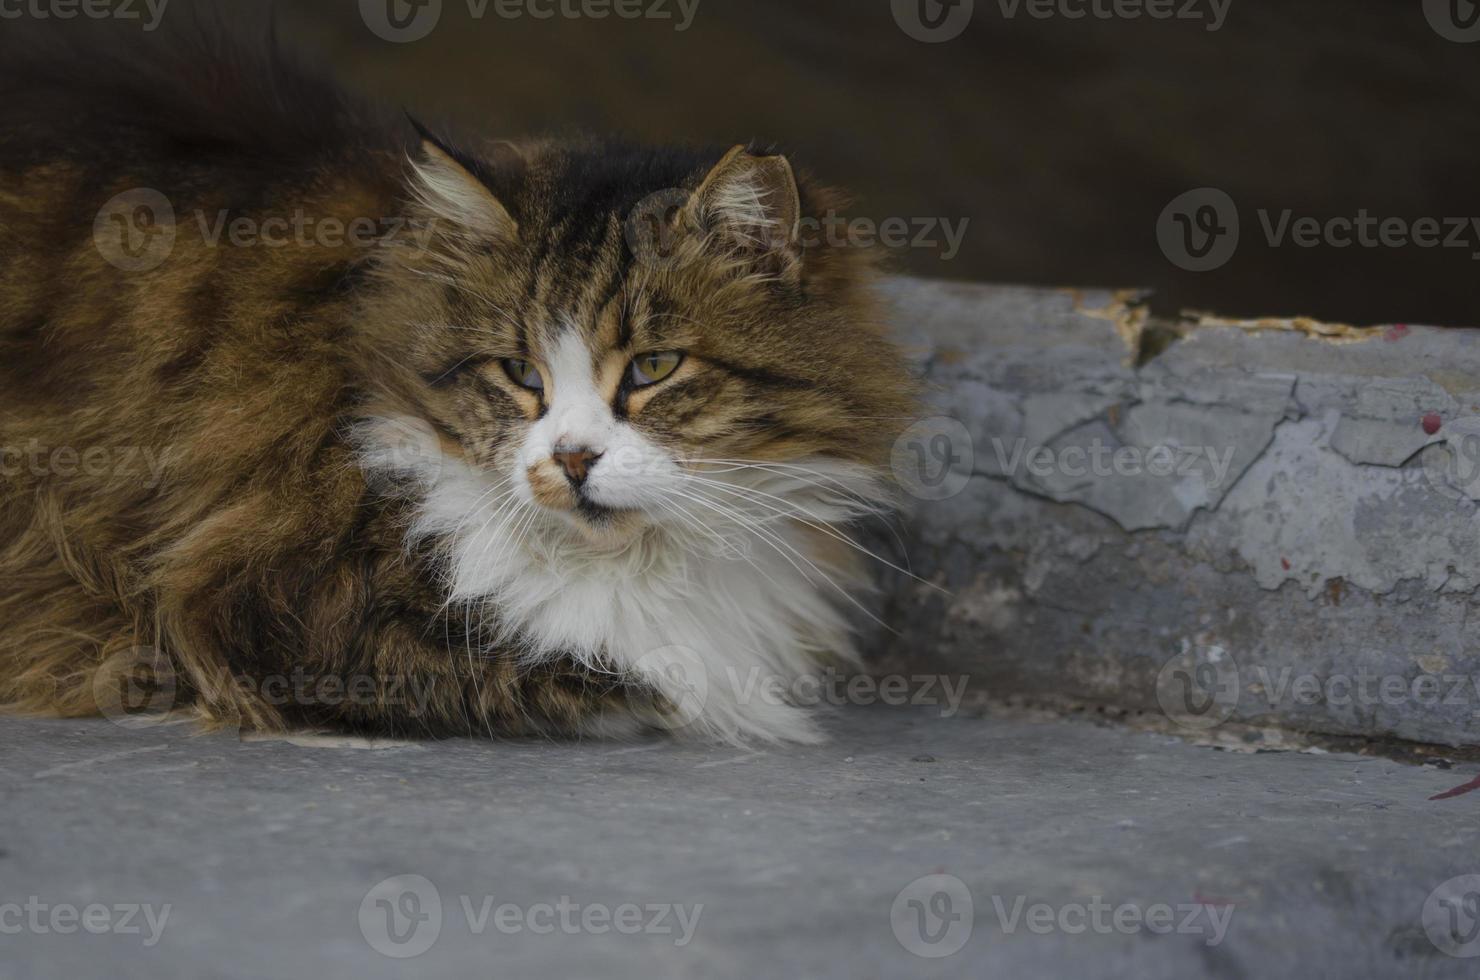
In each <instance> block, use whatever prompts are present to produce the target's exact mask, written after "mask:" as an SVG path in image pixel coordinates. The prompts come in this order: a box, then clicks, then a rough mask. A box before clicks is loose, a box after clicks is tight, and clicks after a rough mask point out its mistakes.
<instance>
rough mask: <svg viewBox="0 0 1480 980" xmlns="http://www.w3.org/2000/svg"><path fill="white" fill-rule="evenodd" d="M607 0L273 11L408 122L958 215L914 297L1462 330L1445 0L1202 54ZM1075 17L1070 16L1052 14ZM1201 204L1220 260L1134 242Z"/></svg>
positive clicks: (1313, 3)
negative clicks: (1168, 214) (627, 146)
mask: <svg viewBox="0 0 1480 980" xmlns="http://www.w3.org/2000/svg"><path fill="white" fill-rule="evenodd" d="M180 2H185V0H180ZM421 2H427V0H421ZM430 2H431V3H433V4H436V3H437V2H438V0H430ZM473 2H474V3H478V0H473ZM583 2H585V3H590V2H591V0H532V4H533V7H537V8H539V9H541V10H543V9H547V8H550V7H554V9H556V10H558V6H555V5H557V4H559V3H565V4H566V5H568V6H570V7H572V8H573V9H576V10H579V9H581V4H582V3H583ZM610 2H611V0H596V4H595V5H594V6H591V7H587V8H586V9H587V10H592V9H597V8H604V7H605V6H607V5H608V4H609V3H610ZM617 2H620V3H628V4H632V5H633V6H634V7H636V8H640V9H642V10H644V11H652V12H654V13H658V12H664V11H666V12H667V13H669V14H670V17H669V18H667V19H660V18H656V17H653V18H649V17H643V18H638V19H623V18H620V17H617V16H615V15H613V16H608V17H606V18H605V19H594V18H591V17H574V18H572V17H567V16H555V17H552V18H549V19H538V18H536V17H535V16H533V15H532V10H533V8H532V7H530V6H525V5H523V4H520V3H517V2H514V3H511V2H510V0H489V2H488V5H487V9H486V11H485V12H484V15H483V16H482V17H474V16H471V15H470V7H469V0H440V7H441V10H440V14H439V16H437V17H436V18H435V26H434V27H432V28H431V29H430V31H429V33H426V35H425V36H424V37H422V38H420V39H419V40H413V41H406V42H396V41H390V40H386V39H384V38H383V37H382V36H379V35H378V34H377V32H376V30H372V29H371V27H370V26H368V23H369V22H370V21H375V20H377V18H379V24H380V25H384V24H385V23H386V21H385V19H384V18H385V17H386V16H387V14H386V12H387V11H388V10H389V11H390V12H391V13H393V14H396V15H398V16H402V17H405V18H408V19H409V18H411V16H412V15H417V16H428V14H427V13H423V11H429V12H430V13H436V11H435V9H434V8H422V10H418V9H417V8H415V7H408V6H406V4H405V0H277V6H278V11H279V21H280V24H281V33H282V34H283V35H284V36H285V37H286V38H288V39H290V40H292V41H295V42H297V43H298V45H299V46H300V47H303V48H305V49H306V50H307V51H309V52H311V53H313V54H315V55H316V56H322V57H323V58H324V59H326V60H327V61H328V62H329V63H330V64H331V65H333V66H334V67H335V68H337V69H338V70H340V71H341V73H342V74H343V75H344V76H345V77H346V78H347V79H348V80H350V81H351V82H353V83H355V84H356V85H357V86H358V87H360V88H362V89H365V90H368V91H370V92H372V93H375V94H378V95H382V96H385V97H388V98H391V99H394V100H398V101H400V102H403V103H405V104H406V105H408V106H409V107H411V108H413V109H414V110H415V111H417V112H419V113H423V114H426V115H428V116H431V117H433V118H437V117H441V118H444V119H450V120H454V121H457V122H462V123H468V124H472V125H475V126H478V127H481V128H483V129H485V130H487V131H489V132H491V133H500V134H505V133H506V134H527V133H538V132H548V131H561V130H569V129H571V128H584V129H593V130H598V131H603V132H613V131H614V132H620V133H625V134H628V135H632V136H636V137H640V138H643V139H648V140H680V141H693V142H703V143H722V144H730V143H735V142H741V141H745V140H748V139H750V138H758V139H761V140H764V141H775V142H776V143H778V144H779V145H780V146H781V147H782V148H783V149H785V150H786V151H787V152H788V153H790V154H791V155H792V157H793V159H794V160H796V161H797V162H799V163H800V164H801V165H803V166H805V167H807V168H808V169H810V170H812V171H814V172H815V173H817V174H818V175H820V176H822V177H823V178H825V179H826V180H827V181H829V182H833V183H837V184H841V185H843V186H846V187H848V188H850V189H851V190H852V191H853V192H854V193H855V196H856V198H857V201H858V205H859V206H858V210H859V211H860V212H861V213H862V214H865V215H868V216H870V217H873V218H875V219H879V220H882V219H884V218H888V217H902V218H907V219H923V218H949V219H951V220H952V221H953V222H959V221H961V220H962V219H969V225H968V226H967V229H966V233H965V237H964V240H963V242H962V244H961V248H960V251H959V254H957V255H956V256H954V257H953V258H950V259H948V260H947V259H945V258H943V257H942V255H941V253H942V251H943V248H942V247H934V248H903V249H899V250H898V253H899V254H898V266H899V267H900V268H901V269H903V270H905V271H909V272H912V273H915V274H918V275H922V276H931V277H942V278H952V279H971V280H982V281H992V282H1015V283H1034V284H1045V285H1073V286H1148V287H1152V288H1154V289H1155V290H1156V299H1155V306H1156V308H1157V309H1158V310H1160V311H1163V312H1175V311H1176V310H1179V309H1182V308H1188V307H1192V308H1198V309H1216V310H1218V311H1219V312H1222V313H1225V314H1231V315H1260V314H1271V315H1272V314H1280V315H1288V314H1308V315H1312V316H1318V317H1321V318H1325V319H1332V320H1341V321H1346V322H1353V323H1359V324H1366V323H1378V322H1416V323H1418V322H1422V323H1443V324H1450V325H1472V324H1480V288H1477V287H1480V275H1477V273H1480V261H1477V256H1480V190H1477V178H1480V43H1463V38H1464V37H1466V36H1469V35H1476V36H1480V25H1477V26H1474V27H1472V28H1471V27H1468V24H1469V21H1468V19H1467V18H1469V17H1470V16H1472V15H1480V8H1477V7H1476V6H1475V5H1474V4H1473V3H1472V2H1471V0H1429V2H1428V3H1427V5H1426V4H1425V2H1424V0H1407V2H1405V0H1224V2H1227V3H1228V6H1227V8H1226V9H1225V10H1224V11H1223V20H1222V23H1221V26H1219V27H1218V29H1216V30H1210V29H1209V28H1210V27H1212V26H1214V24H1215V22H1216V20H1217V16H1218V15H1217V14H1216V13H1215V12H1214V7H1215V6H1216V7H1220V8H1221V7H1222V6H1223V2H1219V3H1217V4H1216V5H1215V4H1214V3H1212V2H1211V0H1151V2H1152V3H1154V4H1158V5H1163V6H1167V7H1170V8H1171V11H1172V12H1173V13H1180V12H1183V11H1186V12H1187V13H1189V14H1192V15H1194V16H1193V17H1192V18H1184V17H1180V16H1179V17H1174V18H1172V19H1155V18H1152V17H1149V16H1141V17H1139V18H1134V19H1132V18H1128V17H1122V16H1110V17H1108V18H1107V17H1100V16H1096V15H1095V14H1094V12H1093V11H1094V9H1095V7H1094V5H1096V4H1098V6H1099V8H1100V9H1102V10H1105V11H1108V12H1110V13H1112V14H1113V13H1114V11H1115V9H1116V8H1115V3H1116V2H1117V0H1063V2H1062V3H1057V2H1054V3H1052V4H1050V7H1051V8H1053V9H1054V10H1055V11H1056V12H1055V14H1054V16H1051V17H1048V18H1039V17H1035V16H1033V14H1032V12H1031V11H1033V10H1039V11H1041V10H1043V9H1044V7H1043V3H1044V0H975V2H974V4H967V5H964V6H957V7H955V8H950V7H945V8H942V7H940V5H939V4H938V2H937V0H698V2H697V7H696V8H695V9H692V20H691V22H690V23H689V24H688V26H687V28H686V29H684V30H678V29H677V27H678V26H679V25H680V23H681V22H682V20H683V14H682V11H681V10H680V7H679V0H617ZM687 2H688V3H690V4H692V3H693V2H694V0H687ZM1119 2H1121V3H1126V2H1128V0H1119ZM1129 3H1130V7H1128V8H1122V9H1137V8H1143V7H1145V6H1147V5H1146V4H1138V3H1136V2H1135V0H1129ZM500 4H503V7H502V9H504V10H505V11H506V12H507V11H508V10H510V9H513V10H515V11H523V15H522V16H517V17H512V18H511V17H508V16H501V15H500V13H499V10H500ZM655 4H656V5H657V6H656V7H655V6H654V5H655ZM388 5H394V6H388ZM479 5H481V4H479ZM377 8H378V9H379V11H380V12H379V13H377V12H376V11H377ZM968 8H970V9H968ZM1011 10H1015V14H1014V15H1012V16H1008V15H1007V14H1006V12H1007V11H1011ZM1076 10H1087V11H1090V13H1089V16H1085V17H1083V18H1080V19H1071V18H1070V17H1067V16H1064V13H1073V12H1074V11H1076ZM963 14H965V15H969V20H967V21H965V22H964V28H962V27H961V24H962V21H960V20H959V18H961V17H962V16H963ZM936 16H941V17H946V18H947V20H946V25H945V28H944V29H945V30H946V32H947V33H950V32H953V31H957V32H958V33H957V36H955V37H954V38H953V39H951V40H948V41H943V42H940V43H925V42H922V41H921V40H918V39H916V37H914V36H912V32H911V31H910V30H908V29H907V28H906V27H902V26H901V24H902V23H904V24H906V25H911V26H916V25H920V24H923V23H924V22H925V21H924V20H922V19H921V18H922V17H923V18H925V19H929V18H932V17H936ZM951 17H954V18H958V20H955V21H952V20H950V19H949V18H951ZM1445 17H1448V18H1450V20H1449V21H1447V22H1446V21H1444V19H1443V18H1445ZM912 18H913V20H912ZM426 23H428V22H427V21H422V22H421V25H422V26H418V27H413V28H412V33H417V32H419V31H420V30H422V29H423V27H424V25H425V24H426ZM1467 31H1468V34H1467V33H1466V32H1467ZM381 33H384V30H383V28H382V30H381ZM913 33H916V34H918V33H920V31H919V30H915V31H914V32H913ZM1202 187H1213V188H1218V189H1221V190H1223V191H1225V192H1226V193H1227V194H1228V195H1229V197H1230V198H1231V199H1232V200H1233V201H1234V202H1235V204H1236V206H1237V208H1238V213H1239V216H1240V218H1241V221H1242V229H1241V236H1240V239H1239V245H1238V248H1237V250H1236V252H1235V253H1234V254H1233V256H1232V258H1231V259H1229V260H1228V261H1227V262H1226V264H1224V265H1222V266H1221V267H1219V268H1217V269H1215V270H1212V271H1207V272H1189V271H1184V270H1183V269H1181V268H1179V267H1178V266H1177V265H1175V264H1173V262H1172V261H1170V260H1169V259H1168V257H1167V256H1166V255H1165V254H1164V253H1163V250H1162V248H1160V247H1159V246H1158V237H1157V231H1156V229H1157V222H1158V218H1159V216H1161V214H1162V212H1163V209H1165V208H1166V207H1167V205H1168V204H1169V202H1171V201H1172V200H1173V199H1174V198H1176V197H1177V196H1178V195H1180V194H1182V193H1183V192H1185V191H1188V190H1191V189H1194V188H1202ZM1260 209H1265V210H1267V211H1268V212H1269V214H1270V217H1269V220H1270V221H1271V222H1278V220H1279V215H1280V213H1281V212H1283V211H1285V210H1287V209H1289V210H1290V211H1291V212H1292V217H1294V218H1300V217H1314V218H1318V219H1321V220H1322V221H1324V220H1326V219H1329V218H1337V217H1346V218H1355V217H1357V216H1358V214H1359V213H1361V212H1362V211H1364V210H1365V212H1366V213H1368V214H1370V215H1371V216H1373V217H1374V218H1399V219H1403V220H1404V221H1405V222H1413V221H1415V220H1416V219H1420V218H1426V217H1427V218H1433V219H1438V220H1440V221H1445V220H1448V221H1450V222H1451V223H1453V222H1458V221H1460V220H1463V221H1464V222H1465V227H1466V230H1467V233H1466V237H1465V238H1464V241H1463V246H1462V247H1447V248H1446V247H1431V248H1420V247H1414V246H1411V245H1410V246H1408V247H1382V246H1379V247H1359V246H1352V247H1345V248H1341V247H1335V245H1333V244H1329V243H1321V244H1317V245H1315V246H1314V247H1300V246H1298V245H1295V244H1293V243H1291V242H1289V241H1286V242H1285V243H1284V244H1282V245H1279V246H1272V245H1271V244H1270V243H1269V242H1268V241H1267V240H1266V235H1265V232H1264V230H1263V227H1262V222H1261V220H1260V218H1259V216H1258V212H1259V210H1260ZM1472 216H1473V217H1474V218H1475V219H1476V220H1475V221H1474V222H1473V223H1471V222H1470V218H1471V217H1472Z"/></svg>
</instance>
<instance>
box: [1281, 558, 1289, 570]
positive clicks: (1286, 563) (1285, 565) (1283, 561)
mask: <svg viewBox="0 0 1480 980" xmlns="http://www.w3.org/2000/svg"><path fill="white" fill-rule="evenodd" d="M1280 567H1281V568H1283V569H1284V570H1285V571H1287V572H1288V571H1289V570H1290V559H1288V558H1281V559H1280Z"/></svg>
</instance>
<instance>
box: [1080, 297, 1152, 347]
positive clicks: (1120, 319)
mask: <svg viewBox="0 0 1480 980" xmlns="http://www.w3.org/2000/svg"><path fill="white" fill-rule="evenodd" d="M1068 293H1069V295H1070V296H1072V297H1073V298H1074V310H1075V312H1077V313H1082V314H1083V315H1085V316H1089V317H1094V318H1096V319H1098V320H1108V321H1109V322H1110V324H1111V325H1112V326H1113V327H1114V328H1115V333H1116V335H1117V336H1118V337H1120V339H1121V342H1122V343H1124V344H1125V346H1126V350H1127V351H1128V352H1129V353H1128V354H1127V356H1126V363H1127V364H1134V363H1136V361H1138V360H1139V359H1140V357H1141V341H1142V339H1143V337H1144V336H1145V333H1146V325H1147V323H1148V322H1149V321H1150V319H1151V308H1150V307H1149V306H1147V305H1146V304H1145V299H1146V297H1147V295H1148V294H1147V292H1146V291H1145V290H1143V289H1117V290H1115V291H1114V292H1113V293H1111V294H1110V302H1109V303H1108V304H1106V305H1105V306H1097V307H1086V306H1085V305H1084V304H1085V302H1086V297H1085V295H1084V293H1083V291H1082V290H1078V289H1070V290H1068Z"/></svg>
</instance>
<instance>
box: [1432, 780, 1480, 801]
mask: <svg viewBox="0 0 1480 980" xmlns="http://www.w3.org/2000/svg"><path fill="white" fill-rule="evenodd" d="M1477 789H1480V776H1476V777H1475V778H1474V779H1472V780H1470V781H1469V782H1468V783H1465V784H1464V785H1462V786H1456V787H1455V788H1454V789H1447V790H1445V791H1444V792H1442V793H1440V794H1439V795H1438V796H1431V797H1429V799H1431V800H1452V799H1454V798H1455V797H1456V796H1464V795H1465V794H1466V793H1473V792H1475V790H1477Z"/></svg>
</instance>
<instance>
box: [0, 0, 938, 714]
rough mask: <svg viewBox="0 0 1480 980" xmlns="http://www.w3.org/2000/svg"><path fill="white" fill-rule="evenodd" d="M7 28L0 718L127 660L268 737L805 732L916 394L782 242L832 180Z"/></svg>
mask: <svg viewBox="0 0 1480 980" xmlns="http://www.w3.org/2000/svg"><path fill="white" fill-rule="evenodd" d="M23 37H24V35H17V34H16V33H14V32H12V33H11V34H10V35H9V36H8V37H7V38H6V40H5V42H4V44H5V47H0V58H3V61H4V64H5V67H4V68H0V86H3V89H4V91H3V95H4V99H3V103H0V104H3V106H4V108H3V109H0V128H3V132H4V133H5V137H4V141H3V144H0V229H3V235H0V268H3V274H0V453H3V455H0V617H3V620H4V622H5V624H6V626H7V628H6V630H5V631H4V632H3V634H0V705H3V706H5V707H6V708H7V709H9V710H12V711H18V712H29V713H44V714H51V715H62V716H84V715H91V714H97V713H99V712H100V711H102V712H108V711H109V708H110V705H112V706H113V707H115V708H116V707H117V704H115V701H114V694H110V693H109V692H115V686H116V685H118V684H120V683H130V682H133V681H137V680H138V679H139V678H138V676H137V674H138V671H139V670H140V669H144V670H146V671H148V672H150V680H151V683H152V685H153V686H152V687H151V688H150V691H152V692H155V693H157V692H158V691H160V690H164V691H166V693H167V694H168V695H169V697H168V701H167V703H166V705H165V706H166V707H172V708H174V709H175V710H176V711H186V712H189V713H192V714H193V715H194V716H196V717H197V718H199V719H201V720H202V721H203V722H205V723H207V724H213V725H240V726H245V727H250V728H253V729H258V730H263V731H267V732H274V731H288V730H295V729H339V730H356V731H366V732H376V733H384V734H390V735H408V734H409V735H428V736H445V735H465V734H488V735H520V734H544V735H561V736H582V735H607V736H618V735H624V734H629V733H634V732H639V731H645V730H651V729H662V730H668V731H672V732H684V733H695V734H698V735H701V736H705V737H711V738H718V739H728V740H733V741H741V742H744V741H750V740H763V741H807V740H813V739H816V738H818V737H819V735H818V732H819V726H818V724H817V722H816V718H815V713H812V712H808V711H806V710H803V708H802V707H800V706H798V705H797V704H796V703H794V702H795V701H796V700H797V699H796V698H795V697H793V696H791V694H792V692H794V691H795V690H796V684H797V682H798V681H799V680H800V679H803V678H807V677H811V676H815V673H816V672H817V671H819V670H821V669H823V668H824V667H827V666H828V665H840V666H845V667H846V666H852V665H856V663H857V660H856V654H855V652H854V645H855V643H854V640H853V635H854V633H855V632H856V628H857V626H858V625H859V624H860V623H861V622H862V621H863V620H865V619H867V618H870V617H871V616H872V611H871V610H870V609H869V608H868V606H867V604H866V603H865V602H863V601H862V600H860V598H859V593H860V590H863V589H866V587H867V583H866V579H865V576H864V575H863V564H861V563H860V560H859V559H860V552H861V550H862V549H861V546H859V545H858V544H857V543H856V542H855V541H854V539H853V535H852V532H851V530H850V529H851V528H852V527H853V526H854V524H855V523H856V522H857V521H859V520H860V519H862V518H864V517H866V516H868V515H873V514H879V513H887V512H889V511H890V509H891V508H893V507H894V506H895V504H896V498H897V490H896V487H895V484H894V481H893V480H892V479H891V476H890V466H889V460H890V447H891V445H892V444H893V442H894V440H895V438H896V437H897V436H898V434H899V433H900V431H901V430H902V429H903V428H904V427H905V426H906V425H907V424H908V420H909V419H910V417H911V416H912V414H914V413H915V411H916V409H915V400H916V389H915V383H914V380H913V375H912V373H911V371H910V370H909V367H908V362H907V358H906V357H905V356H904V355H903V354H902V353H901V351H900V350H899V348H898V347H896V346H895V344H894V343H892V342H891V340H890V339H889V330H888V328H887V325H886V323H885V320H886V317H885V315H884V313H883V308H882V306H881V304H880V302H879V300H878V298H877V295H876V289H875V284H876V280H877V276H878V273H877V267H878V263H877V262H876V261H875V259H874V257H873V255H872V253H871V252H870V250H869V249H867V248H863V247H858V246H856V245H853V244H849V243H845V242H838V241H831V240H829V241H811V240H807V239H805V238H804V236H802V235H801V234H800V229H801V228H803V227H805V226H806V225H807V224H808V223H809V222H812V223H815V222H817V221H820V220H822V219H823V218H824V217H826V216H831V215H834V214H835V213H838V212H840V211H842V209H844V208H845V204H846V202H845V200H844V199H843V198H842V197H841V196H840V195H839V194H838V193H837V192H835V191H832V190H829V189H826V188H824V187H821V186H819V185H817V184H816V183H814V182H813V181H812V180H811V179H809V178H807V177H805V176H799V175H798V174H797V173H796V172H795V171H794V170H793V167H792V165H791V163H790V162H789V160H788V158H787V157H786V156H784V155H780V154H778V153H775V152H772V151H771V150H769V149H768V148H763V147H759V146H756V145H749V144H747V145H739V146H735V147H733V148H730V149H727V150H723V149H715V150H706V149H694V148H682V147H645V146H638V145H634V144H631V143H628V142H624V141H621V140H616V139H606V138H597V137H584V136H582V137H569V138H518V139H502V138H499V139H494V138H471V139H470V138H466V137H460V138H459V137H453V136H449V135H446V134H445V133H443V132H442V131H441V130H438V131H435V132H434V131H433V130H432V129H430V128H427V127H425V126H423V125H421V124H420V123H416V122H414V121H411V120H409V119H407V118H405V117H403V116H401V115H398V114H394V113H391V112H389V111H388V110H386V109H384V108H380V107H376V106H373V105H369V104H367V103H364V102H361V101H358V100H356V99H355V98H353V97H351V96H350V95H348V94H346V93H345V92H343V91H342V90H341V89H340V88H339V87H337V86H336V85H335V84H334V83H333V82H332V81H330V80H326V79H324V78H322V77H320V76H319V75H318V74H317V73H315V72H313V71H310V70H308V69H306V68H303V67H301V66H300V65H299V64H298V63H297V62H296V61H295V60H294V59H293V58H292V57H290V56H288V55H286V54H284V53H282V52H281V51H280V49H279V48H278V46H277V45H276V44H274V43H271V42H262V43H258V42H255V41H249V40H240V39H237V40H233V39H232V38H231V37H229V36H226V35H223V33H222V32H220V31H219V30H216V29H206V28H201V27H192V28H191V29H189V30H178V31H175V32H174V33H168V32H164V31H161V32H159V36H158V37H156V38H153V39H152V40H150V39H143V38H138V37H137V36H134V37H132V38H131V42H130V43H131V44H132V45H134V46H137V47H140V48H142V49H143V50H142V53H140V52H136V51H130V50H128V47H127V46H118V45H114V44H111V43H101V44H100V43H95V42H92V41H88V42H85V43H79V42H76V41H74V42H73V43H72V44H70V45H64V46H63V48H61V49H59V48H43V47H40V46H35V45H31V44H29V43H28V42H25V41H24V40H19V38H23ZM145 45H147V47H145ZM40 51H44V55H41V54H38V53H37V52H40ZM115 694H116V692H115ZM153 704H154V706H156V707H157V706H158V704H157V702H153Z"/></svg>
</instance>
